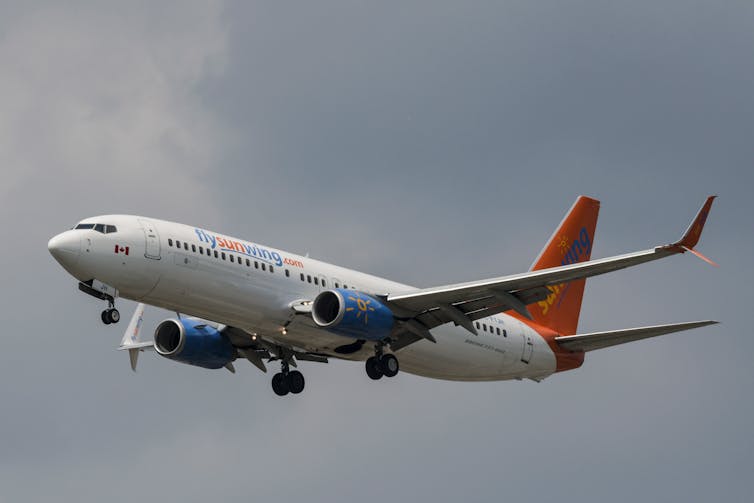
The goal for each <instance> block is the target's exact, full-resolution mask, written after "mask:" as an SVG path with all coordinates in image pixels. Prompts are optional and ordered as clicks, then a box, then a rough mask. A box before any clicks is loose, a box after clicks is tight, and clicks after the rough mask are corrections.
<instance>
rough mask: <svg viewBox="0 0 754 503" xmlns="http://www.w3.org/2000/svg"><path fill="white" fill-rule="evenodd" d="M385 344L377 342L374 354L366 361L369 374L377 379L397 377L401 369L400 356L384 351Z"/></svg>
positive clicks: (371, 377)
mask: <svg viewBox="0 0 754 503" xmlns="http://www.w3.org/2000/svg"><path fill="white" fill-rule="evenodd" d="M384 347H385V344H384V343H383V342H379V343H377V345H375V347H374V353H375V354H374V356H370V357H369V358H367V361H366V370H367V375H368V376H369V378H370V379H374V380H375V381H376V380H378V379H380V378H382V376H385V377H395V376H396V375H398V370H399V369H400V367H399V365H398V358H396V357H395V356H394V355H392V354H390V353H387V354H384V353H383V348H384Z"/></svg>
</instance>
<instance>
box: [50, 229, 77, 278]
mask: <svg viewBox="0 0 754 503" xmlns="http://www.w3.org/2000/svg"><path fill="white" fill-rule="evenodd" d="M47 249H48V250H50V254H51V255H52V256H53V257H55V260H57V261H58V262H59V263H60V265H62V266H63V267H64V268H65V269H66V270H67V271H68V272H72V271H73V269H74V268H75V267H76V264H77V263H78V261H79V257H80V256H81V237H80V236H79V233H77V232H74V231H66V232H64V233H62V234H58V235H57V236H55V237H54V238H52V239H51V240H50V241H49V242H48V243H47Z"/></svg>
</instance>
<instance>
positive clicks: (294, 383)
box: [287, 370, 306, 395]
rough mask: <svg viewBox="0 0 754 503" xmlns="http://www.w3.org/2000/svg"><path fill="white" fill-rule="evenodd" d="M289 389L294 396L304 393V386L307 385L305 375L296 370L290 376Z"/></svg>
mask: <svg viewBox="0 0 754 503" xmlns="http://www.w3.org/2000/svg"><path fill="white" fill-rule="evenodd" d="M287 380H288V389H289V390H290V392H291V393H293V394H294V395H298V394H299V393H301V392H302V391H304V386H305V385H306V381H305V380H304V375H303V374H302V373H301V372H299V371H298V370H294V371H292V372H290V373H289V374H288V378H287Z"/></svg>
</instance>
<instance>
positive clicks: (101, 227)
mask: <svg viewBox="0 0 754 503" xmlns="http://www.w3.org/2000/svg"><path fill="white" fill-rule="evenodd" d="M74 229H94V230H95V231H97V232H101V233H102V234H112V233H114V232H118V228H117V227H115V226H114V225H107V224H78V225H77V226H76V227H74Z"/></svg>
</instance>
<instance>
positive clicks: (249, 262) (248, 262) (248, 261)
mask: <svg viewBox="0 0 754 503" xmlns="http://www.w3.org/2000/svg"><path fill="white" fill-rule="evenodd" d="M246 267H251V260H249V259H246Z"/></svg>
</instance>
